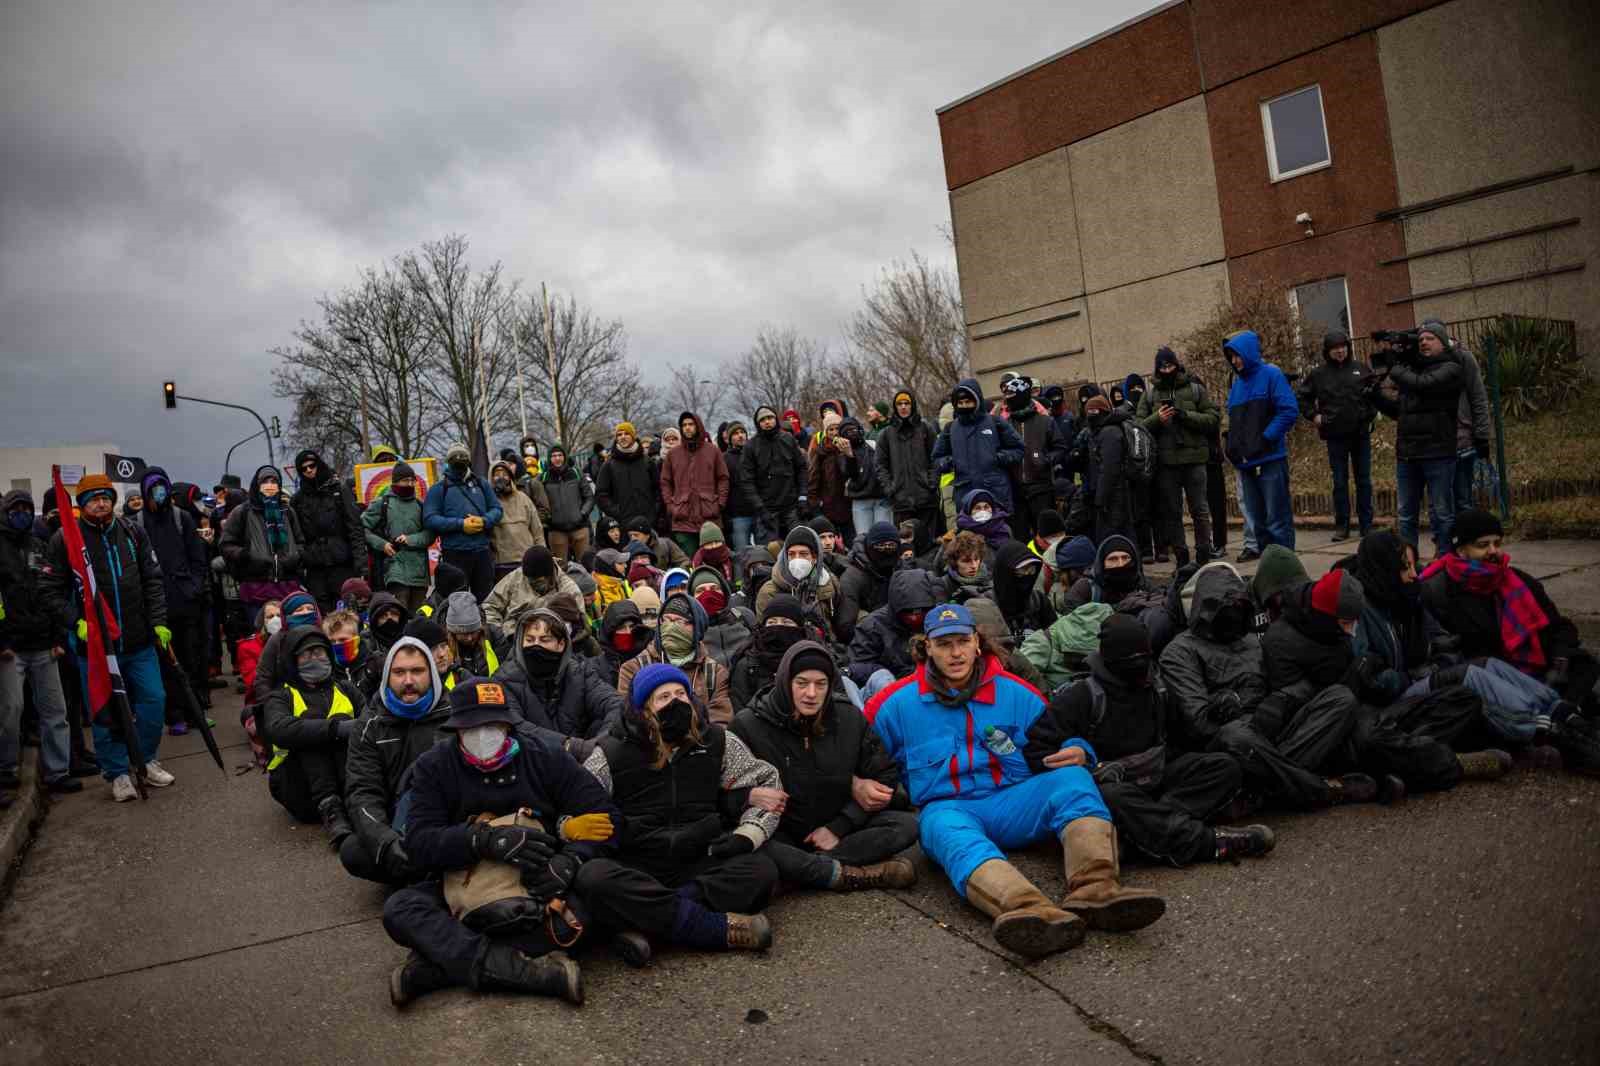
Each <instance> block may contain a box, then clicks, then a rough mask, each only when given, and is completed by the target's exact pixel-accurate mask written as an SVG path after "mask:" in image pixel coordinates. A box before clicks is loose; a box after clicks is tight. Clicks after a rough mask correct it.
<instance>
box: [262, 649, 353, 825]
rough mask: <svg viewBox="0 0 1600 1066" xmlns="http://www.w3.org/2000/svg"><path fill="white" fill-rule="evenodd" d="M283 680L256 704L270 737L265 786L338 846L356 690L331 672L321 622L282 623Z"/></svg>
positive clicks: (344, 821) (343, 820)
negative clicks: (284, 625) (316, 824)
mask: <svg viewBox="0 0 1600 1066" xmlns="http://www.w3.org/2000/svg"><path fill="white" fill-rule="evenodd" d="M285 634H286V635H285V637H284V647H283V654H282V656H281V657H280V660H279V661H280V662H281V663H282V664H283V668H284V673H285V674H286V675H287V676H285V677H284V678H283V687H282V688H278V689H274V690H273V691H272V694H271V695H269V696H268V697H267V698H266V700H265V702H263V703H262V705H261V711H260V714H261V721H262V723H263V724H264V725H265V727H266V734H267V736H268V737H270V738H271V740H272V759H271V761H269V762H268V763H267V787H268V789H270V790H271V792H272V798H273V799H275V800H277V801H278V802H279V803H281V804H282V805H283V807H284V809H285V810H287V811H288V812H289V813H290V814H292V815H294V816H295V818H297V819H299V820H300V821H302V822H317V821H320V822H321V823H322V828H323V829H325V830H327V833H328V842H329V844H330V845H331V846H332V847H333V848H334V849H335V850H338V848H339V845H341V844H343V843H344V839H345V837H347V836H349V835H350V834H351V833H352V832H354V830H353V829H352V828H351V825H350V819H349V818H347V817H346V816H345V809H344V766H345V745H346V742H347V741H348V740H349V739H350V734H351V733H352V732H353V731H354V730H355V726H356V709H357V708H358V707H359V706H360V696H359V694H353V693H352V692H351V691H350V690H349V689H348V688H346V686H345V685H343V684H341V683H339V682H336V681H335V680H334V679H333V645H332V644H331V643H330V642H329V640H328V638H327V636H326V635H325V634H324V633H323V632H322V630H320V629H317V628H315V627H313V626H302V627H300V628H297V629H290V630H286V631H285Z"/></svg>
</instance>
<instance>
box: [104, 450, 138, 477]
mask: <svg viewBox="0 0 1600 1066" xmlns="http://www.w3.org/2000/svg"><path fill="white" fill-rule="evenodd" d="M105 457H106V477H108V478H110V479H111V480H112V481H117V482H120V483H122V484H124V485H137V484H138V483H139V479H140V478H142V477H144V472H145V470H146V469H147V467H146V466H145V461H144V460H143V459H141V458H139V457H138V456H137V455H114V454H112V453H111V452H106V453H105Z"/></svg>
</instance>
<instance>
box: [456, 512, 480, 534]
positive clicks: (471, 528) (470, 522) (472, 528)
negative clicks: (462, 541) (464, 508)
mask: <svg viewBox="0 0 1600 1066" xmlns="http://www.w3.org/2000/svg"><path fill="white" fill-rule="evenodd" d="M461 531H462V532H463V533H482V532H483V519H482V518H479V517H478V516H477V515H475V514H469V515H467V517H465V518H463V519H462V520H461Z"/></svg>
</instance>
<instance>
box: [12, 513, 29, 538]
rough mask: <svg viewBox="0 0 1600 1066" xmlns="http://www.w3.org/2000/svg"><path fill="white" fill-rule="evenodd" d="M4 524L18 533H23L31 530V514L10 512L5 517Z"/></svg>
mask: <svg viewBox="0 0 1600 1066" xmlns="http://www.w3.org/2000/svg"><path fill="white" fill-rule="evenodd" d="M6 523H7V524H8V525H10V526H11V528H12V529H14V530H16V531H17V532H18V533H25V532H27V531H28V530H30V529H32V528H33V512H32V511H12V512H11V513H10V514H8V515H6Z"/></svg>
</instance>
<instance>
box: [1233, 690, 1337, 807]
mask: <svg viewBox="0 0 1600 1066" xmlns="http://www.w3.org/2000/svg"><path fill="white" fill-rule="evenodd" d="M1359 708H1360V705H1359V704H1358V703H1357V702H1356V698H1355V694H1354V693H1352V692H1351V691H1350V690H1349V689H1348V688H1345V687H1344V686H1343V685H1334V686H1332V687H1330V688H1326V689H1324V690H1323V691H1322V692H1320V693H1318V694H1317V695H1316V696H1314V697H1312V698H1311V699H1309V700H1307V701H1306V702H1305V703H1304V704H1302V705H1301V706H1300V707H1299V709H1297V710H1296V711H1295V712H1294V713H1293V714H1291V715H1290V716H1289V719H1288V721H1287V722H1285V723H1284V724H1283V726H1282V727H1281V728H1279V729H1277V730H1276V731H1275V732H1274V733H1273V735H1272V738H1271V739H1270V740H1269V739H1268V737H1267V734H1266V733H1265V732H1263V731H1262V730H1261V729H1260V728H1258V727H1257V725H1256V724H1255V722H1254V720H1253V717H1254V716H1251V717H1243V718H1236V719H1234V720H1233V721H1231V722H1229V723H1228V724H1227V725H1224V726H1223V727H1222V729H1221V730H1220V731H1218V733H1217V736H1216V739H1215V740H1214V741H1213V743H1212V745H1211V747H1212V750H1213V751H1225V752H1227V753H1228V754H1230V755H1232V756H1234V757H1235V758H1236V759H1238V760H1239V764H1240V765H1241V766H1242V767H1243V769H1244V780H1245V787H1246V788H1247V789H1249V790H1250V791H1251V792H1254V793H1256V794H1257V795H1259V796H1261V797H1262V798H1263V799H1267V800H1274V801H1277V802H1280V803H1284V804H1287V805H1289V806H1292V807H1325V806H1327V804H1328V802H1329V790H1328V782H1327V780H1326V779H1325V778H1324V777H1323V770H1324V767H1326V766H1328V765H1330V764H1333V763H1336V761H1337V760H1338V759H1339V758H1340V757H1341V756H1342V755H1343V754H1344V753H1345V752H1346V750H1347V749H1346V745H1347V744H1349V742H1350V735H1351V733H1352V732H1354V730H1355V726H1356V717H1357V711H1358V710H1359Z"/></svg>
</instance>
